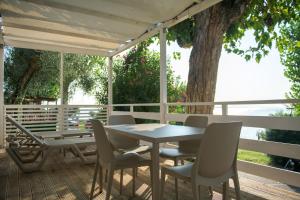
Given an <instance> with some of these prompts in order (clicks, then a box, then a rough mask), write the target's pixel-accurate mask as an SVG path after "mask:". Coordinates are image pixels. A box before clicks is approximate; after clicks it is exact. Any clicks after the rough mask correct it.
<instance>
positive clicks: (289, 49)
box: [279, 15, 300, 116]
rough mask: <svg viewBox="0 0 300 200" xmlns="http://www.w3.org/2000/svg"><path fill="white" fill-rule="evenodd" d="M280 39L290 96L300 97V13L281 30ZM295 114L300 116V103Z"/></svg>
mask: <svg viewBox="0 0 300 200" xmlns="http://www.w3.org/2000/svg"><path fill="white" fill-rule="evenodd" d="M281 34H282V37H281V39H280V40H279V47H280V48H279V49H280V51H281V55H282V56H281V62H282V63H283V65H285V66H286V68H285V76H286V77H287V78H288V79H289V80H290V82H291V84H292V85H291V90H290V92H289V94H288V95H287V96H288V98H292V99H300V15H299V16H298V20H296V21H292V22H290V24H289V26H286V27H285V28H283V29H282V30H281ZM294 108H295V109H294V114H295V115H297V116H300V105H299V104H297V105H294Z"/></svg>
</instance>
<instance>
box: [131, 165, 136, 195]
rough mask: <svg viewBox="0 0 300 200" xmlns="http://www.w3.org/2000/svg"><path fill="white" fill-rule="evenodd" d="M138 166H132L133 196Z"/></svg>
mask: <svg viewBox="0 0 300 200" xmlns="http://www.w3.org/2000/svg"><path fill="white" fill-rule="evenodd" d="M136 173H137V168H132V196H133V197H134V196H135V179H136Z"/></svg>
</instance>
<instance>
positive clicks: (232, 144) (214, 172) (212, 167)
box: [194, 122, 242, 178]
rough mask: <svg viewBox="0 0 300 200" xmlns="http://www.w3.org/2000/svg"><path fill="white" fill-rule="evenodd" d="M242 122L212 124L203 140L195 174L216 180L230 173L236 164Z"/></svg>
mask: <svg viewBox="0 0 300 200" xmlns="http://www.w3.org/2000/svg"><path fill="white" fill-rule="evenodd" d="M241 127H242V122H227V123H213V124H210V125H209V126H208V127H207V128H206V130H205V133H204V135H203V137H202V139H201V145H200V147H199V150H198V154H197V158H196V162H195V165H194V167H195V168H194V173H198V175H199V176H202V177H209V178H215V177H218V176H221V175H223V174H224V173H226V172H228V171H229V170H230V169H232V167H233V166H234V164H235V163H236V156H237V151H238V144H239V139H240V132H241Z"/></svg>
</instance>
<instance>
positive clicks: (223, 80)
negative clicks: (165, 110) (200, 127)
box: [70, 31, 290, 104]
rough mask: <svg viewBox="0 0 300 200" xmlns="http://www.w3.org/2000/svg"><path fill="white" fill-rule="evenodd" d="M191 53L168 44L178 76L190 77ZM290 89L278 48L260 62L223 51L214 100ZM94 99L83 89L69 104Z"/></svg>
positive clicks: (278, 94) (281, 95)
mask: <svg viewBox="0 0 300 200" xmlns="http://www.w3.org/2000/svg"><path fill="white" fill-rule="evenodd" d="M241 44H242V46H244V47H247V46H249V45H252V46H253V45H254V44H255V41H254V38H253V36H252V33H251V32H250V31H248V32H246V35H245V37H244V38H243V39H242V41H241ZM273 46H274V45H273ZM150 48H151V49H153V50H157V51H159V45H157V44H153V45H151V46H150ZM174 51H176V52H180V53H181V58H180V59H179V60H174V59H173V57H172V53H173V52H174ZM190 52H191V49H183V48H180V47H179V46H178V45H177V43H175V42H173V43H171V44H170V45H168V46H167V55H168V58H169V59H170V61H171V66H172V69H173V70H174V73H175V75H176V76H180V77H181V80H182V81H185V82H187V78H188V70H189V57H190ZM289 89H290V83H289V81H288V79H287V78H286V77H285V76H284V66H282V65H281V63H280V57H279V53H278V51H277V49H276V48H273V49H271V51H270V53H269V55H268V56H266V57H263V58H262V60H261V62H260V63H257V62H256V61H255V60H254V59H252V60H250V61H246V60H245V59H244V58H242V57H241V56H239V55H235V54H232V53H227V52H226V51H225V50H223V51H222V54H221V58H220V61H219V69H218V78H217V86H216V94H215V101H240V100H270V99H285V94H286V93H287V92H288V91H289ZM93 101H94V100H93V98H92V97H87V96H86V95H84V94H83V93H82V91H78V92H77V93H76V95H75V96H74V98H73V100H71V102H70V103H71V104H81V103H80V102H85V103H87V102H88V103H89V104H93ZM145 103H151V102H145Z"/></svg>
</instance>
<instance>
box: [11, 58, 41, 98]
mask: <svg viewBox="0 0 300 200" xmlns="http://www.w3.org/2000/svg"><path fill="white" fill-rule="evenodd" d="M40 69H41V64H40V53H39V52H37V53H36V55H34V56H33V57H31V58H30V60H29V61H28V68H27V69H26V71H25V72H24V73H23V75H22V76H21V77H20V79H19V81H18V83H19V84H18V87H17V88H16V90H15V92H14V94H13V95H12V101H11V102H12V104H18V103H22V95H23V94H24V92H25V91H26V88H27V86H28V83H29V82H30V80H31V79H32V77H33V76H34V74H35V73H36V72H38V71H39V70H40Z"/></svg>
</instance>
